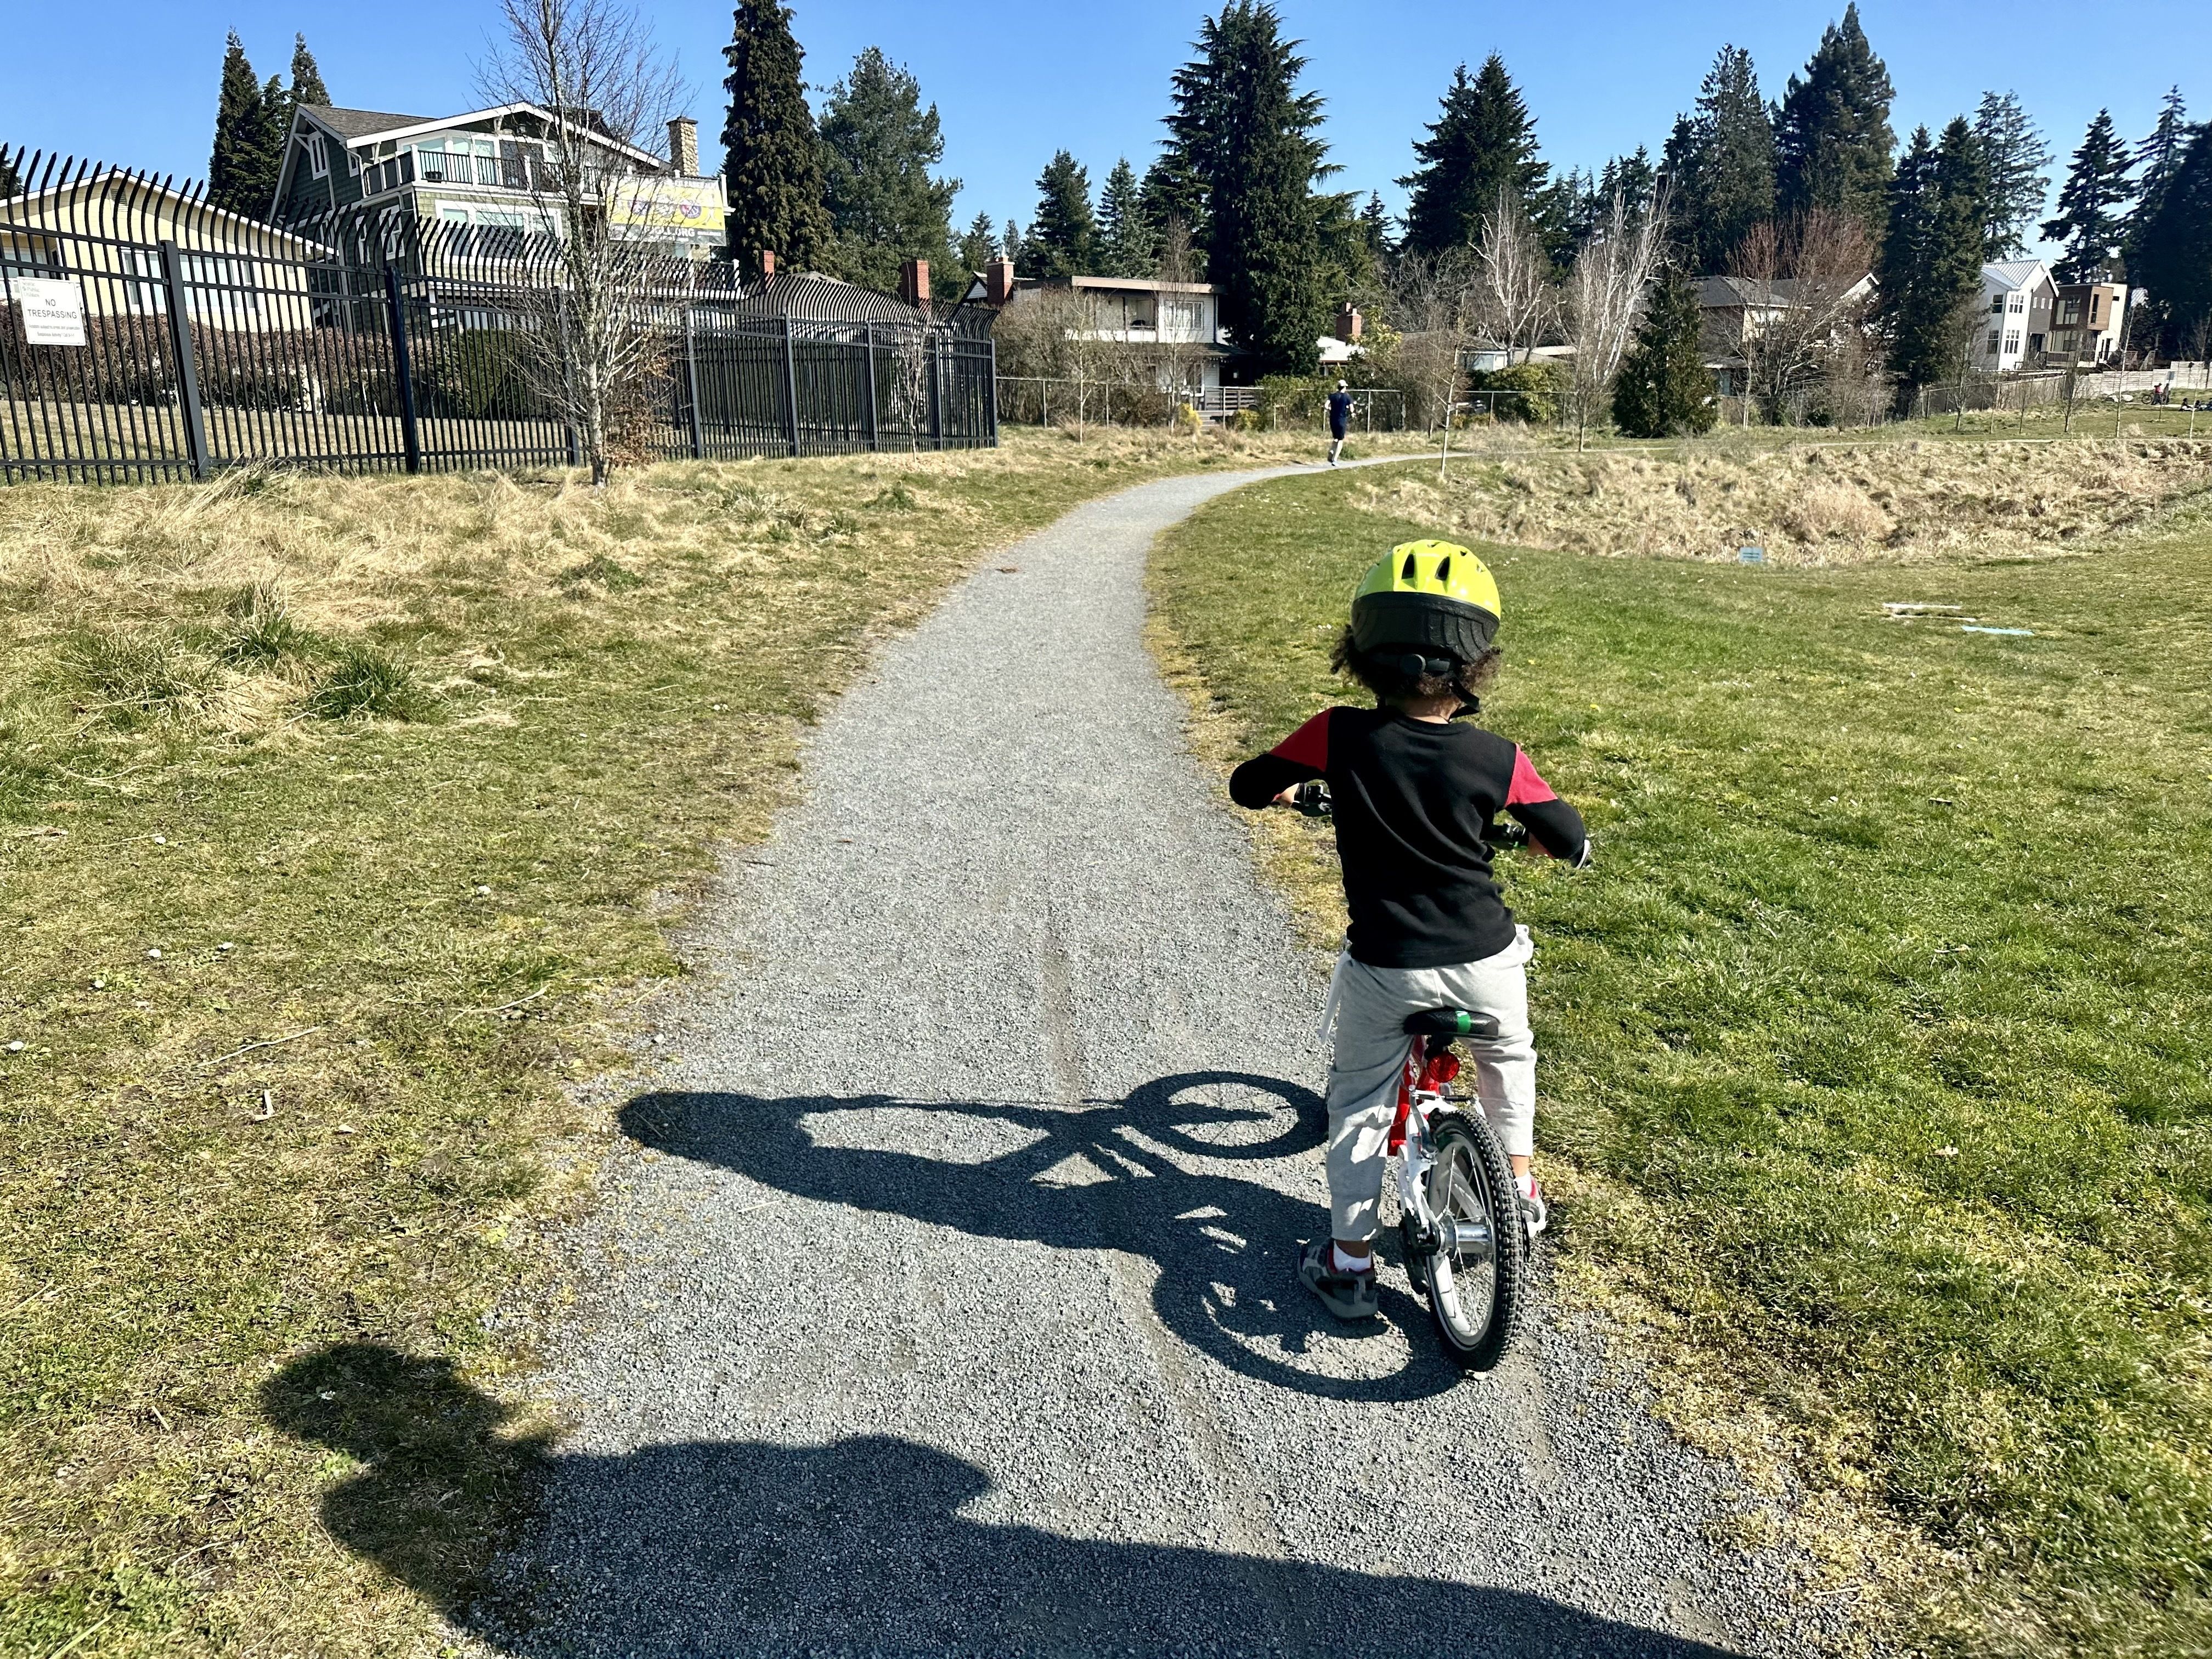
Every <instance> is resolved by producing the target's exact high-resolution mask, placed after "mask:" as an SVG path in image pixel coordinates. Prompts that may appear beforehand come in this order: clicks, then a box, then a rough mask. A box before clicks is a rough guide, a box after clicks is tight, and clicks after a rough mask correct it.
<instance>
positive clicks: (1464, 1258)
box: [1420, 1112, 1528, 1371]
mask: <svg viewBox="0 0 2212 1659" xmlns="http://www.w3.org/2000/svg"><path fill="white" fill-rule="evenodd" d="M1429 1133H1430V1135H1431V1139H1433V1142H1434V1144H1435V1146H1436V1152H1437V1161H1436V1163H1435V1164H1433V1165H1432V1166H1431V1169H1430V1170H1429V1207H1430V1209H1431V1211H1432V1212H1434V1213H1435V1215H1436V1217H1437V1220H1438V1221H1439V1222H1440V1223H1442V1224H1443V1226H1442V1227H1441V1229H1440V1231H1442V1232H1443V1235H1444V1237H1442V1238H1440V1239H1439V1240H1438V1241H1437V1248H1436V1249H1434V1250H1433V1251H1431V1252H1430V1253H1429V1254H1428V1255H1426V1256H1425V1258H1424V1259H1423V1260H1422V1261H1421V1264H1420V1277H1421V1281H1422V1283H1421V1288H1422V1289H1423V1290H1424V1291H1426V1292H1427V1294H1428V1298H1429V1316H1430V1317H1431V1319H1432V1320H1434V1321H1435V1322H1436V1328H1437V1336H1438V1337H1440V1338H1442V1339H1443V1345H1444V1351H1445V1352H1447V1353H1449V1354H1450V1355H1451V1357H1452V1358H1453V1359H1454V1360H1455V1361H1457V1362H1458V1363H1459V1364H1461V1365H1463V1366H1465V1367H1466V1368H1467V1369H1468V1370H1476V1371H1486V1370H1490V1369H1491V1368H1492V1366H1493V1365H1495V1364H1498V1361H1499V1360H1501V1359H1503V1358H1504V1357H1505V1354H1506V1352H1507V1351H1508V1350H1509V1349H1510V1348H1511V1347H1512V1346H1513V1343H1514V1340H1515V1339H1516V1337H1518V1336H1519V1335H1520V1334H1521V1324H1522V1317H1523V1316H1524V1315H1525V1313H1526V1311H1527V1309H1528V1229H1527V1227H1526V1225H1524V1224H1523V1223H1522V1218H1521V1197H1520V1192H1519V1189H1518V1188H1516V1187H1515V1185H1514V1184H1513V1166H1512V1165H1511V1164H1509V1163H1508V1162H1506V1158H1505V1150H1504V1147H1502V1146H1499V1145H1498V1137H1497V1136H1496V1135H1495V1134H1493V1133H1491V1128H1490V1125H1489V1124H1488V1123H1487V1122H1486V1121H1484V1120H1483V1119H1482V1118H1480V1117H1477V1116H1474V1115H1468V1114H1464V1113H1460V1112H1439V1113H1437V1115H1435V1116H1434V1117H1432V1118H1431V1119H1430V1120H1429Z"/></svg>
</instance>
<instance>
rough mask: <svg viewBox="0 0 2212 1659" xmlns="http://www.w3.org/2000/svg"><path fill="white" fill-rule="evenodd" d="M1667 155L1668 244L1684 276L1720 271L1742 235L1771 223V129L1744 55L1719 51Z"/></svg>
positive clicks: (1726, 48) (1755, 73)
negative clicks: (1684, 267)
mask: <svg viewBox="0 0 2212 1659" xmlns="http://www.w3.org/2000/svg"><path fill="white" fill-rule="evenodd" d="M1670 148H1672V149H1674V161H1673V164H1672V165H1671V166H1670V167H1669V168H1668V179H1670V181H1671V184H1672V198H1673V199H1672V210H1673V213H1674V223H1675V224H1676V226H1677V227H1679V228H1678V230H1677V232H1676V234H1675V241H1676V243H1677V245H1678V246H1680V248H1681V250H1682V256H1683V258H1685V259H1686V260H1687V261H1688V264H1689V269H1690V270H1692V271H1696V272H1699V273H1709V272H1712V271H1717V270H1723V269H1724V268H1725V267H1726V266H1727V264H1728V258H1729V254H1731V253H1733V252H1735V248H1736V245H1737V244H1738V243H1739V242H1741V241H1742V240H1743V239H1744V235H1745V233H1746V232H1747V231H1749V230H1750V229H1751V228H1752V227H1753V225H1757V224H1763V223H1765V222H1766V221H1768V220H1770V219H1771V218H1773V217H1774V165H1775V163H1774V124H1773V122H1772V121H1771V119H1770V118H1769V117H1768V114H1767V110H1766V100H1765V99H1763V98H1762V97H1760V96H1759V75H1758V71H1757V70H1754V69H1753V67H1752V62H1751V54H1750V53H1749V52H1746V51H1744V50H1743V49H1742V48H1741V46H1723V47H1722V48H1721V50H1720V55H1719V56H1718V57H1717V58H1714V59H1713V66H1712V68H1711V69H1710V70H1707V71H1706V72H1705V82H1704V83H1703V84H1702V85H1701V86H1700V87H1699V88H1698V105H1697V111H1696V113H1694V114H1692V115H1691V116H1690V117H1688V118H1687V125H1686V127H1680V126H1678V128H1677V136H1676V138H1675V139H1674V141H1673V143H1672V144H1671V145H1670Z"/></svg>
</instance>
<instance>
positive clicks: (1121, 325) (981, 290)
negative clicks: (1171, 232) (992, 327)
mask: <svg viewBox="0 0 2212 1659" xmlns="http://www.w3.org/2000/svg"><path fill="white" fill-rule="evenodd" d="M1044 295H1065V296H1067V297H1068V298H1070V299H1072V300H1073V301H1074V310H1073V312H1072V313H1071V320H1070V322H1069V324H1068V326H1069V328H1070V330H1071V335H1070V337H1081V338H1083V339H1085V340H1093V341H1100V342H1103V343H1108V344H1110V345H1115V346H1124V347H1127V348H1128V349H1130V350H1131V351H1132V352H1133V353H1141V354H1142V355H1143V356H1144V357H1145V358H1146V359H1147V360H1148V361H1149V362H1150V364H1151V368H1152V374H1154V375H1155V377H1156V378H1157V380H1158V384H1159V387H1160V390H1161V391H1163V392H1170V393H1173V394H1175V395H1178V396H1196V397H1199V398H1206V397H1207V396H1209V395H1215V394H1218V393H1219V392H1220V390H1221V370H1222V366H1223V364H1224V363H1225V362H1228V361H1229V359H1230V358H1231V356H1234V355H1235V349H1234V348H1233V347H1232V346H1231V344H1230V343H1229V341H1228V338H1227V337H1225V335H1224V334H1223V333H1222V331H1221V305H1220V301H1219V297H1218V295H1216V294H1215V293H1214V290H1213V286H1212V283H1168V282H1162V281H1160V280H1158V278H1156V277H1151V276H1021V277H1018V276H1015V275H1014V267H1013V265H1012V262H1010V261H1008V260H1005V259H994V260H993V261H992V262H991V264H989V265H988V266H987V268H986V269H985V270H984V271H983V272H982V274H981V275H980V276H977V277H976V278H975V285H974V286H973V287H972V288H971V289H969V295H968V298H969V302H970V303H973V304H980V305H986V306H990V307H994V308H1001V309H1003V308H1005V307H1013V306H1019V305H1022V304H1024V303H1025V302H1027V301H1031V300H1034V299H1037V298H1040V297H1042V296H1044Z"/></svg>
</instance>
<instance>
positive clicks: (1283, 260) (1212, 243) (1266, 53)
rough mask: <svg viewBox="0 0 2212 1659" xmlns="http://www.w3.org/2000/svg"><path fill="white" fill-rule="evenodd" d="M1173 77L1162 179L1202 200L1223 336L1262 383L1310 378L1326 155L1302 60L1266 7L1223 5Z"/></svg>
mask: <svg viewBox="0 0 2212 1659" xmlns="http://www.w3.org/2000/svg"><path fill="white" fill-rule="evenodd" d="M1196 45H1197V46H1198V51H1199V56H1198V57H1197V58H1194V59H1193V60H1192V61H1191V62H1189V63H1188V64H1184V65H1183V67H1182V69H1180V70H1176V76H1175V82H1174V92H1173V97H1174V104H1175V110H1174V113H1172V114H1171V115H1170V116H1169V117H1168V134H1169V139H1168V143H1169V149H1170V153H1171V154H1172V155H1173V156H1174V158H1175V159H1174V162H1173V165H1172V167H1171V169H1170V173H1171V175H1172V173H1176V172H1187V173H1188V174H1189V176H1190V177H1191V178H1192V179H1194V181H1195V182H1196V184H1197V185H1198V187H1199V190H1200V193H1201V196H1202V201H1203V212H1202V223H1203V231H1202V234H1203V244H1202V245H1203V246H1204V248H1205V252H1206V280H1207V281H1208V282H1210V283H1212V284H1213V286H1214V289H1215V290H1216V292H1217V293H1218V295H1219V296H1220V307H1221V317H1222V321H1223V324H1224V325H1225V326H1226V327H1227V328H1228V329H1230V330H1231V331H1232V332H1233V333H1234V335H1235V337H1236V338H1237V343H1238V344H1240V345H1242V346H1243V348H1244V349H1246V350H1247V351H1249V352H1250V353H1251V354H1252V355H1253V356H1254V358H1255V360H1256V367H1257V368H1259V370H1260V372H1261V373H1262V374H1311V373H1312V372H1313V370H1314V368H1315V365H1316V362H1318V361H1319V356H1320V351H1319V343H1318V342H1319V337H1320V334H1321V331H1322V325H1323V324H1324V322H1325V321H1326V320H1327V314H1328V297H1327V296H1326V295H1324V294H1323V293H1322V258H1321V249H1320V246H1319V243H1320V236H1319V229H1318V226H1317V224H1316V210H1315V206H1314V202H1313V184H1314V180H1315V179H1316V177H1317V176H1319V175H1320V173H1321V172H1322V156H1323V155H1325V154H1326V147H1325V146H1324V145H1323V143H1322V141H1321V138H1320V137H1319V135H1318V134H1317V132H1316V128H1318V127H1319V126H1320V125H1321V98H1320V95H1319V94H1316V93H1311V92H1301V91H1299V90H1298V86H1297V81H1298V76H1299V74H1300V72H1301V71H1302V70H1304V68H1305V59H1304V58H1301V57H1299V56H1298V55H1297V42H1296V41H1291V40H1284V39H1283V38H1282V33H1281V19H1280V18H1279V16H1278V15H1277V14H1276V12H1275V9H1274V8H1273V6H1272V5H1269V4H1267V3H1266V0H1228V3H1227V4H1225V5H1224V6H1223V7H1222V9H1221V12H1220V15H1218V16H1215V17H1209V18H1207V19H1206V21H1204V22H1203V23H1201V24H1200V26H1199V37H1198V40H1197V42H1196Z"/></svg>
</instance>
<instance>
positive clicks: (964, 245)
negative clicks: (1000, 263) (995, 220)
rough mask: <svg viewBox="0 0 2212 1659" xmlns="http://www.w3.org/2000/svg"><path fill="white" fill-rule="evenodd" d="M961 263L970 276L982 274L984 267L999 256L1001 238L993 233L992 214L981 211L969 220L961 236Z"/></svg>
mask: <svg viewBox="0 0 2212 1659" xmlns="http://www.w3.org/2000/svg"><path fill="white" fill-rule="evenodd" d="M959 253H960V263H961V264H962V265H963V267H965V268H966V270H967V271H968V274H969V276H981V275H982V272H983V267H984V266H986V265H987V264H990V263H991V261H992V260H994V259H995V258H998V257H999V239H998V238H997V237H996V236H994V235H993V234H991V216H990V215H989V214H987V213H979V214H977V215H976V216H975V218H974V219H973V220H972V221H971V222H969V226H968V228H967V231H966V232H965V234H963V235H962V236H961V238H960V247H959Z"/></svg>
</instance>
